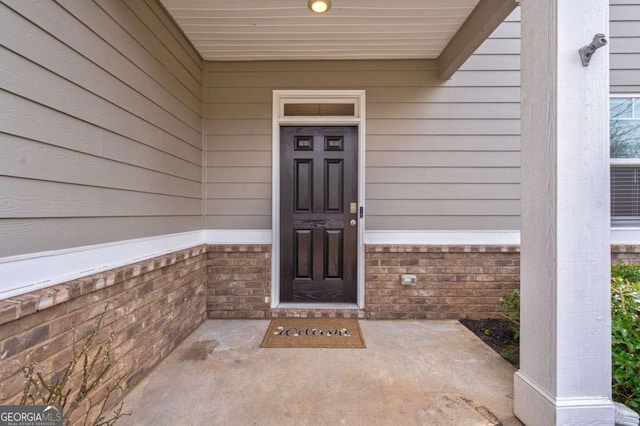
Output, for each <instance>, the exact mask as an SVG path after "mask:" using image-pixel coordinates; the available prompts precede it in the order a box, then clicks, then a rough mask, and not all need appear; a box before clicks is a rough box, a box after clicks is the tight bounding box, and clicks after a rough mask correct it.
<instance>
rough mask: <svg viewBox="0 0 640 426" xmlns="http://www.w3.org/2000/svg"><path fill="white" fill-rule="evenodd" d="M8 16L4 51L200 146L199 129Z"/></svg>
mask: <svg viewBox="0 0 640 426" xmlns="http://www.w3.org/2000/svg"><path fill="white" fill-rule="evenodd" d="M0 8H1V6H0ZM10 13H11V12H8V11H7V14H4V13H3V14H0V38H2V39H3V42H4V45H5V47H7V48H8V49H11V50H12V51H14V52H16V53H18V54H20V55H21V56H24V57H25V58H28V59H33V60H34V61H37V62H38V64H39V65H40V66H42V67H44V68H46V69H48V70H49V71H51V72H53V73H55V74H57V75H59V76H61V77H63V78H65V79H66V80H69V81H73V82H74V83H75V84H77V85H78V86H80V87H82V88H83V89H85V90H87V91H88V92H91V93H93V94H95V95H96V96H99V97H101V98H102V99H105V100H108V101H109V102H111V103H113V104H115V105H118V106H119V107H120V108H122V109H124V110H126V111H128V112H130V113H131V114H134V115H136V116H137V117H140V118H142V119H144V120H145V121H147V122H149V123H151V124H153V125H155V126H157V127H160V128H162V129H164V130H165V131H167V132H169V133H171V134H173V135H174V136H176V137H178V138H180V139H182V140H183V141H185V142H187V143H190V144H191V145H193V146H196V147H200V146H201V144H202V136H201V133H200V129H198V130H195V129H194V128H192V127H190V126H189V125H187V124H186V123H184V122H182V121H181V120H179V119H178V118H176V117H175V116H173V115H172V114H170V113H168V112H167V111H165V110H164V109H162V108H160V107H159V106H158V105H157V104H155V103H154V102H152V101H150V100H149V99H147V98H146V97H144V96H143V95H141V94H140V93H138V92H136V91H134V90H131V88H130V87H129V86H127V85H126V84H124V83H123V82H121V81H120V80H118V79H115V78H114V77H113V76H112V75H111V74H109V73H107V72H106V71H104V70H103V69H102V68H100V67H98V66H97V65H95V64H93V63H92V62H90V61H89V60H87V59H85V58H84V57H82V56H80V55H77V54H75V52H74V51H73V50H71V49H70V48H68V47H67V46H65V45H63V44H62V43H60V42H59V41H57V40H55V39H53V38H51V37H50V36H49V35H48V34H46V33H45V32H44V31H42V30H40V29H38V28H36V27H33V26H32V25H30V24H29V22H27V21H26V20H24V19H23V18H22V17H20V16H18V15H15V14H12V15H13V16H9V14H10ZM18 29H21V31H18ZM25 39H27V40H25Z"/></svg>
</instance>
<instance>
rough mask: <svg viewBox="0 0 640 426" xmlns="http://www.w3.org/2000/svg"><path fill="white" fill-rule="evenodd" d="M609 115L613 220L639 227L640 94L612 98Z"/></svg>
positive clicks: (620, 223) (613, 221)
mask: <svg viewBox="0 0 640 426" xmlns="http://www.w3.org/2000/svg"><path fill="white" fill-rule="evenodd" d="M609 114H610V128H609V142H610V144H609V147H610V154H611V221H612V224H613V225H614V226H640V95H632V96H629V95H627V96H619V95H612V97H611V98H610V103H609Z"/></svg>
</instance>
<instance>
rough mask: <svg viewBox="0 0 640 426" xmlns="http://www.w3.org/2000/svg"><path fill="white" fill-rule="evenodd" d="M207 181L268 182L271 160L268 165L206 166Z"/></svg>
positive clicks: (269, 180) (269, 179)
mask: <svg viewBox="0 0 640 426" xmlns="http://www.w3.org/2000/svg"><path fill="white" fill-rule="evenodd" d="M206 175H207V182H208V183H261V182H265V183H270V182H271V162H269V166H268V167H244V168H238V167H208V168H207V171H206Z"/></svg>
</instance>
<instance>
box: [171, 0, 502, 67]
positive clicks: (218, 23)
mask: <svg viewBox="0 0 640 426" xmlns="http://www.w3.org/2000/svg"><path fill="white" fill-rule="evenodd" d="M161 2H162V3H163V5H164V6H165V8H166V9H167V10H168V11H169V13H170V14H171V15H172V16H173V19H174V20H175V21H176V22H177V23H178V25H179V26H180V27H181V28H182V30H183V31H184V33H185V34H186V35H187V37H188V38H189V39H190V40H191V42H192V43H193V45H194V46H195V47H196V49H197V50H198V52H200V54H201V55H202V57H203V58H204V59H205V60H209V61H249V60H251V61H253V60H281V59H284V60H303V59H407V58H425V59H436V58H438V57H439V56H440V54H441V53H442V52H443V50H444V49H445V47H446V46H447V45H448V44H449V42H450V41H451V40H452V38H453V37H454V35H455V34H456V33H457V32H458V30H460V28H461V26H462V24H463V23H465V21H466V20H467V18H469V15H470V14H471V12H472V11H473V10H474V8H475V7H476V6H477V5H478V3H479V0H333V1H332V3H333V5H332V7H331V9H330V10H329V11H328V12H327V13H325V14H322V15H318V14H315V13H313V12H311V11H310V10H309V9H308V8H307V0H161ZM496 25H497V24H496ZM487 35H488V34H487ZM485 37H486V35H485Z"/></svg>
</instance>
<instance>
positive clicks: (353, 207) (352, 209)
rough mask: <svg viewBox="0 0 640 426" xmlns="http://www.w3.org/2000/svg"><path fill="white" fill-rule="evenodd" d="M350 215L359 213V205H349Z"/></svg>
mask: <svg viewBox="0 0 640 426" xmlns="http://www.w3.org/2000/svg"><path fill="white" fill-rule="evenodd" d="M349 213H351V214H356V213H358V203H351V204H349Z"/></svg>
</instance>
